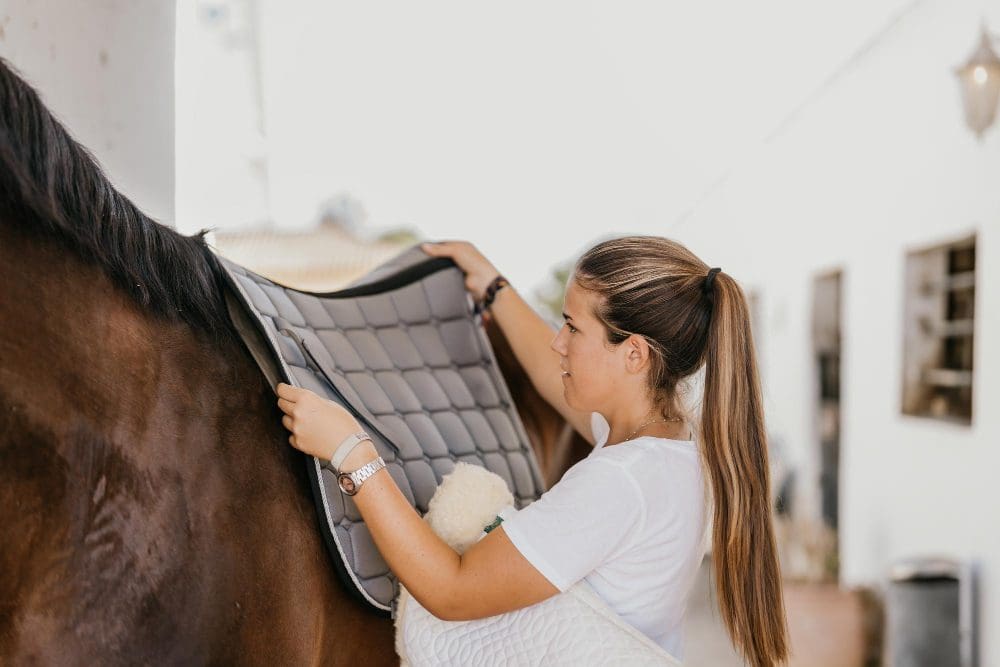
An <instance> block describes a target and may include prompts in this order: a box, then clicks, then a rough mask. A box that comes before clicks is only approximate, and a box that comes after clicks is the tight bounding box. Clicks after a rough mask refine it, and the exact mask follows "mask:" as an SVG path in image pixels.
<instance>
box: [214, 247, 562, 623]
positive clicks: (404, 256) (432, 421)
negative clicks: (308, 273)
mask: <svg viewBox="0 0 1000 667" xmlns="http://www.w3.org/2000/svg"><path fill="white" fill-rule="evenodd" d="M220 260H221V261H222V263H223V265H224V266H225V268H226V272H227V278H228V280H229V282H230V285H231V287H232V288H233V289H232V290H230V291H231V292H232V293H231V294H230V293H229V292H230V291H227V293H226V302H227V306H228V309H229V313H230V317H231V319H232V320H233V323H234V325H235V326H236V328H237V329H238V330H239V331H240V334H241V337H242V338H243V341H244V343H245V344H246V346H247V348H248V349H249V351H250V353H251V354H252V355H253V357H254V359H255V361H256V362H257V365H258V366H260V368H261V370H262V371H263V373H264V375H265V376H266V377H267V379H268V380H269V382H270V383H271V386H272V387H275V386H277V383H278V382H286V383H288V384H291V385H294V386H297V387H305V388H307V389H310V390H312V391H314V392H316V393H317V394H319V395H320V396H324V397H326V398H328V399H330V400H331V401H334V402H336V403H338V404H339V405H342V406H344V407H345V408H347V409H348V410H349V411H350V412H351V413H352V414H353V415H354V416H355V417H356V418H357V419H358V421H359V422H360V423H361V425H362V427H363V428H364V429H365V431H367V432H368V433H369V434H370V435H371V436H372V439H373V441H374V443H375V448H376V449H377V450H378V452H379V454H381V455H382V458H384V459H385V461H386V464H387V466H386V467H387V469H388V471H389V474H391V475H392V476H393V478H394V479H395V480H396V483H397V484H398V485H399V487H400V489H401V490H402V492H403V494H404V495H405V496H406V498H407V499H408V500H409V501H410V504H411V505H413V507H414V508H415V509H416V510H417V512H418V513H420V514H421V515H422V514H423V513H425V512H426V511H427V507H428V504H429V502H430V499H431V497H432V496H433V494H434V491H435V490H436V489H437V486H438V484H439V483H440V481H441V479H442V478H443V476H444V475H446V474H448V473H449V472H450V471H451V470H452V469H453V468H454V466H455V463H456V462H457V461H463V462H466V463H470V464H473V465H477V466H482V467H484V468H487V469H489V470H491V471H492V472H494V473H496V474H497V475H499V476H500V477H501V478H503V480H504V481H505V482H506V483H507V485H508V486H509V488H510V489H511V491H512V492H513V495H514V498H515V501H514V502H515V504H516V506H517V507H519V508H520V507H523V506H525V505H527V504H529V503H531V502H532V501H534V500H536V499H537V498H538V497H539V496H540V495H541V493H542V491H543V490H544V482H543V480H542V477H541V473H540V471H539V468H538V464H537V462H536V460H535V457H534V452H533V450H532V447H531V443H530V441H529V439H528V435H527V433H526V431H525V430H524V426H523V424H522V423H521V420H520V418H519V416H518V414H517V411H516V409H515V407H514V402H513V399H512V397H511V395H510V391H509V390H508V388H507V385H506V383H505V382H504V379H503V376H502V375H501V373H500V370H499V368H498V367H497V362H496V357H495V356H494V353H493V349H492V348H491V346H490V344H489V338H488V337H487V335H486V332H485V331H484V330H483V327H482V317H481V315H479V314H476V313H475V312H474V303H473V301H472V297H471V296H470V295H469V293H468V290H466V288H465V279H464V275H463V273H462V271H461V269H459V268H458V266H457V265H456V264H455V263H454V262H453V261H452V260H451V259H450V258H437V257H429V256H428V255H427V254H426V253H424V252H423V251H422V250H420V247H419V245H413V246H411V247H410V248H409V249H407V250H406V251H404V252H402V253H400V254H399V255H397V256H396V257H394V258H392V259H391V260H389V261H388V262H386V263H384V264H382V265H380V266H379V267H377V268H376V269H374V270H373V271H371V272H369V273H367V274H366V275H365V276H363V277H362V278H360V279H358V280H356V281H354V282H353V283H351V284H350V285H349V286H348V287H347V288H345V289H342V290H338V291H335V292H327V293H318V292H307V291H302V290H297V289H294V288H290V287H287V286H284V285H280V284H278V283H275V282H274V281H271V280H269V279H267V278H265V277H263V276H261V275H258V274H256V273H254V272H252V271H250V270H249V269H247V268H245V267H242V266H240V265H238V264H236V263H234V262H232V261H230V260H227V259H226V258H224V257H220ZM308 462H309V465H308V466H307V470H308V475H309V479H310V484H311V486H312V490H313V496H314V498H315V501H316V509H317V512H318V514H319V517H320V525H321V529H322V532H323V536H324V539H325V542H326V544H327V548H328V550H329V551H330V553H331V555H332V557H333V561H334V565H335V566H336V569H337V572H338V574H339V575H340V577H341V578H342V579H343V580H344V582H345V584H347V588H348V590H350V591H351V592H352V594H354V596H355V597H356V598H357V599H359V600H361V601H363V602H365V603H367V604H369V605H370V606H371V607H373V608H375V609H377V610H379V611H380V612H384V613H385V615H387V616H391V615H394V609H393V607H394V603H395V601H396V598H397V594H398V581H397V579H396V577H395V576H394V575H393V574H392V572H391V571H390V570H389V568H388V566H387V565H386V563H385V560H384V559H383V558H382V555H381V554H380V553H379V552H378V549H377V548H376V547H375V543H374V541H373V540H372V538H371V534H370V533H369V532H368V530H367V528H366V527H365V524H364V521H363V520H362V518H361V514H360V512H358V509H357V506H356V505H355V504H354V501H353V500H352V499H351V498H350V496H346V495H344V494H343V493H342V492H341V491H340V488H339V487H338V486H337V481H336V478H335V476H334V475H333V473H332V472H331V471H330V470H328V469H326V468H323V467H321V465H320V461H319V459H317V458H315V457H309V458H308Z"/></svg>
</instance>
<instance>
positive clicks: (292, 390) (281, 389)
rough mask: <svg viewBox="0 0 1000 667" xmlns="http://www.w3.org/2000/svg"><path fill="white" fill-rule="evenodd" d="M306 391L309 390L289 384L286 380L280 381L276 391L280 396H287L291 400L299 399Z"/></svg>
mask: <svg viewBox="0 0 1000 667" xmlns="http://www.w3.org/2000/svg"><path fill="white" fill-rule="evenodd" d="M304 391H307V390H306V389H302V388H301V387H293V386H292V385H290V384H287V383H285V382H279V383H278V386H277V387H275V392H277V394H278V396H280V397H281V398H287V399H288V400H290V401H297V400H299V397H300V396H301V395H302V392H304Z"/></svg>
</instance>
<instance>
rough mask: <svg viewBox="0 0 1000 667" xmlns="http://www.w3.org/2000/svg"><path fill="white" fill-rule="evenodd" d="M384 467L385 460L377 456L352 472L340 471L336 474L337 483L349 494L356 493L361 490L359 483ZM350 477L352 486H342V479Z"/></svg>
mask: <svg viewBox="0 0 1000 667" xmlns="http://www.w3.org/2000/svg"><path fill="white" fill-rule="evenodd" d="M384 467H385V460H384V459H383V458H382V457H381V456H379V457H377V458H376V459H374V460H372V461H369V462H368V463H366V464H364V465H363V466H361V467H360V468H358V469H357V470H355V471H353V472H342V473H340V474H338V475H337V484H338V485H339V486H340V490H341V491H343V492H344V493H346V494H347V495H349V496H353V495H356V494H357V492H358V491H359V490H361V485H362V484H364V483H365V480H367V479H368V478H369V477H371V476H372V475H374V474H375V473H377V472H378V471H379V470H381V469H382V468H384ZM345 478H347V479H350V480H351V483H352V487H351V488H349V489H345V488H344V479H345Z"/></svg>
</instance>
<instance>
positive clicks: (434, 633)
mask: <svg viewBox="0 0 1000 667" xmlns="http://www.w3.org/2000/svg"><path fill="white" fill-rule="evenodd" d="M513 500H514V497H513V496H512V495H511V493H510V491H509V489H508V488H507V484H506V482H505V481H504V480H503V479H502V478H500V477H499V476H498V475H496V474H495V473H493V472H491V471H489V470H486V469H483V468H481V467H475V466H471V465H465V464H463V463H458V464H456V466H455V469H454V470H453V471H452V472H450V473H449V474H448V475H446V476H445V477H444V479H443V480H442V482H441V485H440V486H439V487H438V488H437V490H436V491H435V493H434V496H433V497H432V498H431V501H430V508H429V510H428V512H427V513H426V514H425V515H424V521H426V522H427V523H428V524H429V525H430V527H431V529H432V530H433V531H434V532H435V533H436V534H437V535H438V536H439V537H441V538H442V539H443V540H444V541H445V542H447V543H448V544H449V546H451V547H452V548H453V549H455V551H457V552H458V553H460V554H461V553H465V551H466V550H467V549H468V548H469V547H471V546H472V545H473V544H475V543H476V542H477V541H478V540H480V539H483V538H484V537H485V536H486V533H485V532H484V531H483V529H482V526H484V525H485V524H487V523H489V521H490V519H491V518H493V517H495V515H496V513H497V512H499V511H500V510H501V509H502V508H503V507H506V506H509V505H511V504H513ZM500 525H501V526H502V525H503V524H500ZM399 588H400V594H399V600H398V605H397V607H396V653H397V654H398V655H399V656H400V660H401V664H402V665H404V666H407V665H408V666H410V667H424V666H425V665H426V666H429V665H462V666H463V667H464V666H466V665H680V664H681V663H680V662H679V661H678V660H677V659H676V658H675V657H674V656H673V655H671V654H670V653H669V652H668V651H666V650H665V649H664V648H663V647H661V646H660V645H659V644H657V643H656V642H654V641H653V640H652V639H650V638H649V637H647V636H646V635H645V634H643V633H642V632H641V631H640V630H638V629H636V628H635V627H633V626H632V625H630V624H629V623H628V622H626V621H625V620H624V619H622V618H621V617H620V616H619V615H618V614H617V613H616V612H615V611H614V609H612V608H611V607H610V606H609V605H608V604H607V603H606V602H604V600H603V599H601V597H600V596H599V595H598V594H597V592H596V591H594V589H593V587H591V585H590V584H589V583H587V581H586V580H585V579H584V580H580V581H579V582H577V583H576V584H575V585H573V586H571V587H570V588H569V589H568V590H566V591H564V592H562V593H559V594H557V595H554V596H552V597H550V598H548V599H547V600H543V601H542V602H539V603H538V604H534V605H531V606H528V607H522V608H521V609H516V610H514V611H511V612H506V613H503V614H497V615H495V616H489V617H487V618H479V619H475V620H471V621H443V620H441V619H439V618H437V617H436V616H434V615H433V614H431V613H430V612H429V611H427V609H426V608H424V607H423V606H422V605H421V604H420V602H418V601H417V600H416V599H415V598H414V597H413V596H412V595H410V593H409V591H407V590H406V587H405V586H403V585H400V587H399Z"/></svg>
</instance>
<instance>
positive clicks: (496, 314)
mask: <svg viewBox="0 0 1000 667" xmlns="http://www.w3.org/2000/svg"><path fill="white" fill-rule="evenodd" d="M421 249H422V250H423V251H424V252H425V253H427V254H428V255H431V256H432V257H450V258H451V259H452V260H453V261H454V262H455V264H457V265H458V267H459V268H460V269H462V272H463V273H464V274H465V286H466V289H468V290H469V291H470V292H471V293H472V295H473V298H475V299H477V300H478V299H481V298H482V295H483V293H484V292H485V291H486V288H487V286H489V284H490V283H491V282H492V281H493V279H494V278H495V277H496V276H497V275H499V273H500V272H499V271H497V268H496V267H495V266H493V264H492V263H491V262H490V261H489V260H488V259H486V257H484V256H483V254H482V253H481V252H479V250H478V249H477V248H476V247H475V246H474V245H472V244H471V243H469V242H468V241H440V242H437V243H424V244H421ZM490 313H492V315H493V319H494V320H495V321H496V323H497V324H498V325H499V326H500V330H501V331H503V333H504V336H506V337H507V341H508V342H509V343H510V347H511V349H512V350H513V351H514V356H515V357H517V361H518V362H519V363H520V364H521V366H522V367H523V368H524V370H525V372H526V373H527V374H528V379H530V380H531V384H533V385H534V386H535V389H536V390H538V393H539V394H541V396H542V398H544V399H545V401H546V402H547V403H549V405H551V406H552V407H553V408H555V409H556V412H558V413H559V414H560V415H562V417H563V419H565V420H566V421H568V422H569V423H570V424H571V425H572V426H573V428H574V429H576V431H577V433H579V434H580V435H581V436H583V438H584V439H586V440H587V442H589V443H590V444H591V445H593V444H594V434H593V433H592V432H591V429H590V413H587V412H582V411H579V410H574V409H573V408H571V407H570V406H569V405H568V404H567V403H566V399H565V398H564V397H563V383H562V368H560V366H559V361H560V360H559V354H558V353H557V352H556V351H555V350H553V349H552V347H551V346H552V339H553V338H555V335H556V332H555V331H553V330H552V327H550V326H549V324H548V323H547V322H546V321H545V320H544V319H542V317H541V315H539V314H538V313H536V312H535V311H534V309H532V307H531V306H529V305H528V303H527V302H526V301H525V300H524V299H522V298H521V295H520V294H518V293H517V291H516V290H515V289H514V286H513V285H507V286H506V287H504V288H502V289H500V291H498V292H497V293H496V296H495V298H494V300H493V305H491V306H490Z"/></svg>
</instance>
